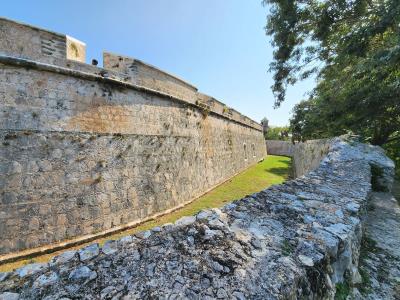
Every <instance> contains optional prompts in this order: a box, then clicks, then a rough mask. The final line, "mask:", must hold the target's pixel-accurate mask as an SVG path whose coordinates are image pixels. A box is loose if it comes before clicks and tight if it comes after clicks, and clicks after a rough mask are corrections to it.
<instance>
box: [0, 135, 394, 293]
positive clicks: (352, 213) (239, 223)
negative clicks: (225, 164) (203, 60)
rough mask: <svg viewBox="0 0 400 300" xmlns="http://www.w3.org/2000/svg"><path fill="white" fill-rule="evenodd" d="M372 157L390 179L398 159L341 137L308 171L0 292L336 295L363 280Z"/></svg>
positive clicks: (9, 278) (37, 272) (58, 262)
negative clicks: (347, 284) (361, 263)
mask: <svg viewBox="0 0 400 300" xmlns="http://www.w3.org/2000/svg"><path fill="white" fill-rule="evenodd" d="M371 165H373V166H375V169H376V168H377V169H379V172H375V175H374V174H372V179H374V180H372V182H375V185H379V187H385V186H388V185H389V184H390V183H391V180H392V176H393V173H394V164H393V163H392V162H391V161H390V160H389V159H388V158H387V157H386V156H385V155H384V154H383V151H381V149H379V148H375V147H372V146H367V145H362V144H358V143H356V142H353V141H350V142H345V141H343V140H339V139H337V140H335V141H334V142H333V144H332V146H331V150H330V153H329V154H328V156H327V158H325V159H324V161H323V162H322V164H321V166H320V167H319V168H318V169H317V170H315V171H314V172H311V173H309V174H307V175H306V176H303V177H300V178H297V179H295V180H292V181H289V182H286V183H284V184H282V185H277V186H273V187H271V188H269V189H266V190H264V191H262V192H260V193H257V194H254V195H251V196H248V197H246V198H244V199H241V200H238V201H235V202H233V203H231V204H229V205H226V206H225V207H223V208H222V209H221V210H219V209H213V210H206V211H202V212H200V213H198V214H197V215H196V216H192V217H184V218H182V219H180V220H178V221H177V222H176V223H175V224H168V225H165V226H163V227H161V228H160V227H157V228H154V229H152V230H151V231H144V232H141V233H138V234H136V235H135V236H127V237H124V238H122V239H120V240H117V241H110V242H108V243H106V244H105V245H104V246H103V247H101V248H100V247H99V246H98V245H97V244H93V245H91V246H88V247H85V248H83V249H80V250H79V251H69V252H65V253H63V254H62V255H60V256H57V257H55V258H54V259H53V260H52V261H51V262H50V263H49V264H31V265H27V266H25V267H22V268H20V269H17V270H16V271H14V272H9V273H2V274H0V299H1V300H5V299H6V300H12V299H46V300H50V299H63V300H67V299H125V300H129V299H216V298H217V299H249V298H250V299H333V297H334V294H335V292H336V288H337V287H340V285H341V283H342V282H357V281H359V277H360V275H359V273H358V268H357V266H358V258H359V250H360V243H361V237H362V219H363V216H365V211H366V206H367V203H368V196H369V195H370V192H371V189H372V186H371ZM378 175H379V176H378ZM374 176H378V178H374ZM377 210H381V209H380V208H379V209H377ZM392 226H393V225H392ZM389 228H390V227H389ZM389 228H386V230H389ZM396 229H398V227H397V228H396ZM371 232H372V231H371ZM371 235H372V233H371ZM377 235H378V236H379V232H377ZM375 238H376V237H375ZM393 247H395V246H393ZM378 257H379V256H378ZM364 261H365V260H364ZM384 261H385V262H386V261H387V259H385V260H384ZM372 265H373V264H371V268H372ZM377 281H378V283H379V282H380V281H381V280H380V279H379V277H377ZM371 286H372V284H371ZM385 295H388V294H385ZM378 296H379V295H378ZM378 299H379V298H378Z"/></svg>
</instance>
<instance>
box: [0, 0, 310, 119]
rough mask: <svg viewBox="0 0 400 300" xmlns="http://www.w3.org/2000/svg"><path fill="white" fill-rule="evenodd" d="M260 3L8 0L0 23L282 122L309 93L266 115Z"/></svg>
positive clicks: (265, 44) (294, 93)
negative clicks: (140, 65) (163, 75)
mask: <svg viewBox="0 0 400 300" xmlns="http://www.w3.org/2000/svg"><path fill="white" fill-rule="evenodd" d="M267 13H268V9H267V8H266V7H263V6H262V5H261V0H197V1H195V0H140V1H139V0H114V1H110V0H87V1H82V0H80V1H76V0H69V1H55V0H35V1H32V0H13V1H4V3H2V4H1V14H2V16H4V17H6V18H10V19H15V20H17V21H21V22H25V23H29V24H32V25H36V26H40V27H43V28H46V29H50V30H53V31H57V32H60V33H65V34H68V35H70V36H73V37H75V38H77V39H80V40H81V41H83V42H85V43H86V44H87V60H88V61H91V59H92V58H96V59H98V60H99V61H101V57H102V51H103V50H107V51H111V52H115V53H119V54H123V55H127V56H131V57H134V58H138V59H141V60H143V61H145V62H147V63H150V64H152V65H155V66H157V67H159V68H161V69H163V70H165V71H167V72H170V73H172V74H175V75H177V76H179V77H181V78H182V79H184V80H186V81H188V82H189V83H192V84H194V85H195V86H197V88H198V89H199V91H201V92H203V93H205V94H208V95H210V96H213V97H214V98H216V99H218V100H220V101H222V102H224V103H225V104H227V105H228V106H230V107H233V108H235V109H237V110H238V111H240V112H242V113H243V114H245V115H247V116H249V117H251V118H253V119H254V120H256V121H260V120H261V119H262V118H263V117H264V116H266V117H267V118H268V119H269V120H270V124H272V125H285V124H287V123H288V119H289V116H290V111H291V109H292V107H293V105H294V104H295V103H297V102H299V101H300V100H301V99H302V98H304V94H305V92H306V91H308V90H310V89H311V88H312V87H313V84H314V83H313V82H312V81H308V82H304V83H300V84H297V85H296V86H295V87H293V88H291V89H289V91H288V98H287V101H286V102H285V103H284V104H282V107H281V108H279V109H276V110H275V109H273V95H272V92H271V89H270V86H271V85H272V74H271V73H268V64H269V63H270V61H271V60H272V51H273V49H272V47H271V45H270V43H269V38H268V37H267V36H266V35H265V33H264V26H265V23H266V16H267Z"/></svg>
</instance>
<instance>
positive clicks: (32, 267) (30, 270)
mask: <svg viewBox="0 0 400 300" xmlns="http://www.w3.org/2000/svg"><path fill="white" fill-rule="evenodd" d="M46 268H47V264H45V263H35V264H29V265H26V266H23V267H21V268H19V269H17V270H16V271H15V273H16V274H17V275H18V276H19V277H26V276H29V275H33V274H36V273H39V272H40V271H42V270H44V269H46Z"/></svg>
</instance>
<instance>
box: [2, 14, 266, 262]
mask: <svg viewBox="0 0 400 300" xmlns="http://www.w3.org/2000/svg"><path fill="white" fill-rule="evenodd" d="M85 46H86V45H85V44H84V43H82V42H80V41H78V40H76V39H74V38H71V37H69V36H66V35H61V34H57V33H53V32H49V31H47V30H43V29H39V28H35V27H32V26H29V25H24V24H21V23H17V22H14V21H10V20H7V19H3V18H1V19H0V233H1V237H2V239H1V242H0V255H3V258H4V257H5V258H10V257H12V256H14V255H15V253H16V252H17V251H20V250H25V249H30V248H34V247H40V246H47V245H49V244H52V243H57V242H60V241H65V240H77V239H87V238H91V237H94V236H99V235H102V234H105V233H108V232H111V231H115V230H120V229H122V228H124V227H127V226H132V225H133V224H135V223H138V222H140V221H143V220H146V219H148V218H150V217H154V216H157V215H159V214H162V213H165V212H167V211H169V210H171V209H174V208H177V207H179V206H182V205H184V204H186V203H187V202H189V201H191V200H193V199H195V198H196V197H199V196H200V195H202V194H203V193H205V192H206V191H208V190H210V189H211V188H213V187H215V186H216V185H218V184H220V183H222V182H223V181H225V180H227V179H229V178H230V177H232V176H234V175H235V174H237V173H238V172H240V171H242V170H244V169H246V168H247V167H249V166H251V165H253V164H255V163H257V162H258V161H259V160H261V159H262V158H263V157H265V155H266V149H265V141H264V138H263V134H262V127H261V125H260V124H258V123H257V122H255V121H253V120H251V119H249V118H247V117H245V116H243V115H241V114H240V113H238V112H237V111H235V110H233V109H230V108H228V107H227V106H225V105H224V104H223V103H221V102H219V101H217V100H215V99H214V98H212V97H209V96H207V95H204V94H201V93H199V92H198V90H197V88H196V87H194V86H192V85H190V84H188V83H186V82H184V81H183V80H181V79H179V78H177V77H175V76H173V75H170V74H168V73H166V72H163V71H161V70H158V69H157V68H155V67H152V66H150V65H148V64H145V63H143V62H141V61H139V60H135V59H132V58H128V57H125V56H120V55H115V54H111V53H104V68H99V67H97V66H93V65H88V64H85V63H84V62H85V60H86V58H85Z"/></svg>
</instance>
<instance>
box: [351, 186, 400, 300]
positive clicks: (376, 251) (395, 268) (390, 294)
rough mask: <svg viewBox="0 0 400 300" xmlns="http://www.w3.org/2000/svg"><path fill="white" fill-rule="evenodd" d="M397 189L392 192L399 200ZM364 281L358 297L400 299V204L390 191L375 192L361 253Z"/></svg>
mask: <svg viewBox="0 0 400 300" xmlns="http://www.w3.org/2000/svg"><path fill="white" fill-rule="evenodd" d="M396 184H397V187H396V188H397V189H394V190H393V192H394V194H395V196H396V197H397V200H398V201H399V202H400V199H399V196H400V195H399V194H398V193H396V192H398V187H399V186H398V182H397V183H396ZM360 273H361V277H362V281H363V282H362V284H361V285H360V288H359V293H356V295H355V296H356V297H355V299H371V300H372V299H374V300H375V299H388V300H389V299H396V300H399V299H400V206H399V204H398V202H397V201H396V199H395V198H394V197H393V195H391V194H390V193H373V194H372V197H371V200H370V204H369V209H368V217H367V220H366V229H365V237H364V240H363V247H362V248H361V254H360Z"/></svg>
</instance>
